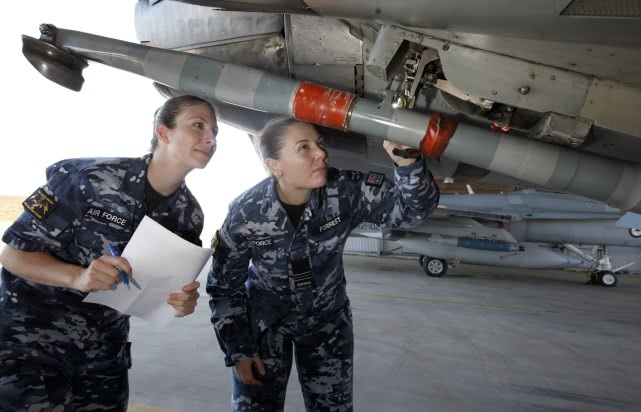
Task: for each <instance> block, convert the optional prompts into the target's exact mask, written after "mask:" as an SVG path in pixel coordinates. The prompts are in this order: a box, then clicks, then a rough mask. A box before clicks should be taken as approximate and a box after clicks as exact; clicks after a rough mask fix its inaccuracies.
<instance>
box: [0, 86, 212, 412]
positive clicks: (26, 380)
mask: <svg viewBox="0 0 641 412" xmlns="http://www.w3.org/2000/svg"><path fill="white" fill-rule="evenodd" d="M216 133H217V124H216V117H215V113H214V110H213V108H212V106H211V105H210V104H209V103H208V102H207V101H205V100H202V99H200V98H197V97H194V96H182V97H177V98H172V99H169V100H168V101H167V102H166V103H165V104H164V105H163V106H162V107H160V108H159V109H158V110H157V111H156V115H155V119H154V139H153V140H152V153H151V154H148V155H146V156H143V157H142V158H91V159H89V158H85V159H69V160H64V161H61V162H58V163H55V164H54V165H52V166H50V167H49V168H48V169H47V173H46V174H47V183H46V185H44V186H42V187H41V188H39V189H37V190H36V191H35V192H34V193H33V195H31V196H30V197H29V198H27V200H25V202H24V203H23V205H24V207H25V211H24V213H22V215H21V216H20V217H19V218H18V219H17V220H16V221H15V222H14V223H13V225H12V226H11V227H9V229H7V231H6V232H5V234H4V236H3V238H2V240H3V241H4V242H5V243H6V244H7V246H6V247H5V248H4V250H3V251H2V255H1V262H2V265H3V268H2V284H1V286H0V293H1V295H0V410H2V411H12V412H15V411H27V410H28V411H41V410H42V411H74V410H78V411H79V410H82V411H93V410H100V411H107V410H108V411H124V410H126V409H127V402H128V396H129V387H128V378H127V374H128V369H129V367H130V366H131V358H130V343H129V342H128V341H127V339H128V332H129V317H128V316H126V315H123V314H121V313H119V312H117V311H116V310H113V309H111V308H108V307H105V306H102V305H97V304H92V303H83V302H82V300H83V299H84V297H85V296H86V294H87V293H88V292H90V291H92V290H108V289H110V288H111V287H112V285H114V284H115V283H118V282H119V281H120V277H119V272H118V269H117V268H122V269H123V270H124V271H125V272H126V273H127V274H128V275H129V276H131V275H132V269H131V267H130V266H129V264H128V262H127V260H126V259H124V258H122V257H117V256H111V255H110V251H109V245H110V244H113V245H115V246H116V247H117V248H119V249H120V250H122V249H123V248H124V246H125V245H126V243H127V242H128V241H129V239H130V238H131V236H132V234H133V232H134V231H135V230H136V227H137V226H138V224H139V223H140V221H141V220H142V218H143V217H144V216H145V215H147V216H149V217H151V218H152V219H154V220H155V221H157V222H158V223H160V224H161V225H163V226H164V227H165V228H167V229H169V230H171V231H172V232H174V233H176V234H178V235H179V236H181V237H183V238H184V239H186V240H188V241H190V242H192V243H195V244H198V245H200V243H201V242H200V233H201V231H202V227H203V213H202V210H201V208H200V206H199V205H198V202H197V201H196V199H195V198H194V197H193V195H192V194H191V192H190V191H189V189H188V188H187V186H186V185H185V181H184V179H185V176H187V174H188V173H189V172H190V171H191V170H193V169H197V168H198V169H200V168H204V167H205V166H206V165H207V163H208V162H209V160H210V159H211V156H212V155H213V153H214V151H215V149H216ZM134 275H135V273H134ZM198 286H199V285H198V283H197V282H192V283H191V284H189V285H186V286H185V287H183V289H182V292H180V293H171V294H170V295H169V297H168V303H169V304H171V305H172V306H174V307H175V309H176V316H179V317H180V316H185V315H188V314H190V313H192V312H193V311H194V307H195V306H196V300H197V299H198V292H197V289H198Z"/></svg>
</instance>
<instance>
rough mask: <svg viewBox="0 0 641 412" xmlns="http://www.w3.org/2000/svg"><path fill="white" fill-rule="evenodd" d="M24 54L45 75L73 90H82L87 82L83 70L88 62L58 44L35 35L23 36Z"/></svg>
mask: <svg viewBox="0 0 641 412" xmlns="http://www.w3.org/2000/svg"><path fill="white" fill-rule="evenodd" d="M22 54H24V56H25V57H26V58H27V60H28V61H29V63H31V65H32V66H33V67H34V68H35V69H36V70H38V71H39V72H40V74H42V75H43V76H44V77H46V78H47V79H49V80H51V81H52V82H54V83H57V84H59V85H61V86H64V87H66V88H67V89H71V90H73V91H76V92H78V91H80V89H82V85H83V84H84V82H85V79H84V77H82V70H83V69H84V68H85V67H87V62H85V61H84V60H82V59H79V58H78V57H75V56H73V55H71V54H69V53H67V52H65V51H63V50H61V49H59V48H57V47H56V46H53V45H51V44H49V43H47V42H45V41H43V40H38V39H34V38H33V37H30V36H26V35H23V36H22Z"/></svg>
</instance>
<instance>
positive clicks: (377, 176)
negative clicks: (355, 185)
mask: <svg viewBox="0 0 641 412" xmlns="http://www.w3.org/2000/svg"><path fill="white" fill-rule="evenodd" d="M384 180H385V175H384V174H382V173H375V172H369V173H368V174H367V179H365V185H367V186H376V187H381V186H382V185H383V181H384Z"/></svg>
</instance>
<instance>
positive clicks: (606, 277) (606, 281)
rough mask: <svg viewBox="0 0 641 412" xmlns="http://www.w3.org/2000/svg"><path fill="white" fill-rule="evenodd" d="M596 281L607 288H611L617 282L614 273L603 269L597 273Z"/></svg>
mask: <svg viewBox="0 0 641 412" xmlns="http://www.w3.org/2000/svg"><path fill="white" fill-rule="evenodd" d="M597 281H598V282H599V283H600V284H601V285H603V286H605V287H608V288H611V287H613V286H616V284H617V277H616V275H615V274H614V273H612V272H610V271H607V270H604V271H603V272H599V273H597Z"/></svg>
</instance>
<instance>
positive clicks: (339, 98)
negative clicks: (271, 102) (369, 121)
mask: <svg viewBox="0 0 641 412" xmlns="http://www.w3.org/2000/svg"><path fill="white" fill-rule="evenodd" d="M355 98H356V95H354V94H351V93H347V92H343V91H340V90H336V89H330V88H328V87H323V86H319V85H317V84H313V83H307V82H302V83H301V84H300V85H299V86H298V89H297V90H296V94H295V95H294V105H293V112H294V117H295V118H296V119H298V120H303V121H305V122H310V123H314V124H319V125H321V126H327V127H331V128H334V129H341V130H347V127H348V126H349V118H348V117H349V109H350V107H351V106H352V102H354V101H355V100H354V99H355Z"/></svg>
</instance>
